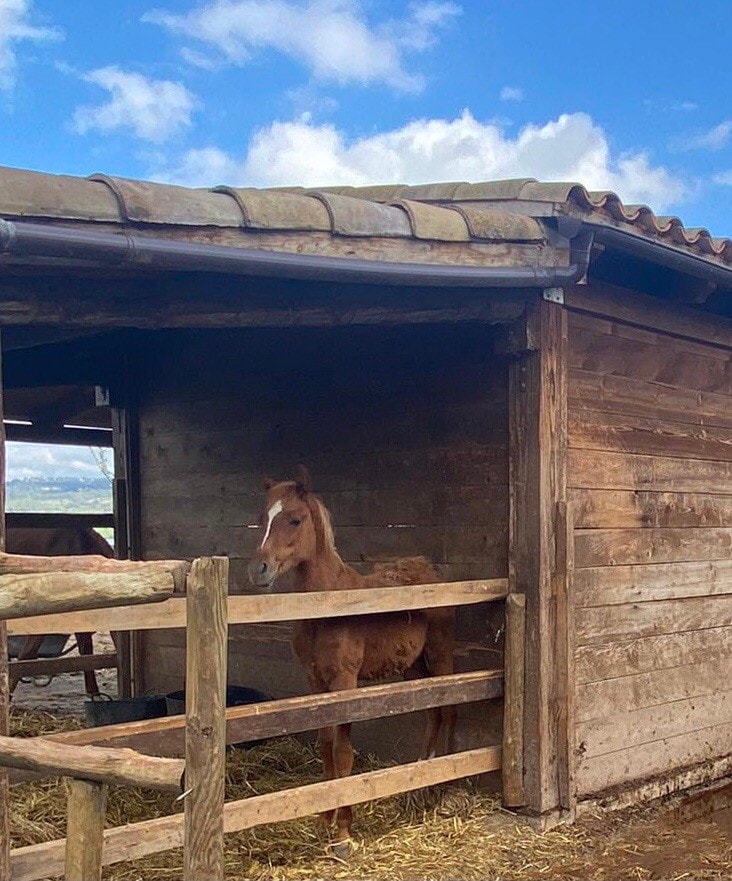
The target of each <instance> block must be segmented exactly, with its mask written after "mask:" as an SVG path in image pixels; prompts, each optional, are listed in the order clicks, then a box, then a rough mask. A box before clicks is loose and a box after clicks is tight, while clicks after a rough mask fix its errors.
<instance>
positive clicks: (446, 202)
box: [0, 168, 732, 265]
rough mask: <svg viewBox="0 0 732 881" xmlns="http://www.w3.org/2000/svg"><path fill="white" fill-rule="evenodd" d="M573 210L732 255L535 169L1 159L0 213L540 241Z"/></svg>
mask: <svg viewBox="0 0 732 881" xmlns="http://www.w3.org/2000/svg"><path fill="white" fill-rule="evenodd" d="M561 214H567V215H571V216H574V217H579V218H581V219H583V220H587V221H589V222H591V223H597V224H601V225H607V226H615V227H617V226H619V227H621V228H623V229H625V230H626V231H629V232H632V233H636V234H637V235H640V236H644V237H647V238H651V239H655V240H658V241H660V242H662V243H664V244H667V245H672V246H675V247H680V248H683V249H687V250H690V251H692V252H694V253H695V254H697V255H699V256H702V257H704V258H706V259H710V260H713V261H715V262H722V263H725V264H728V265H732V240H730V239H728V238H718V237H713V236H711V235H710V233H709V231H708V230H706V229H704V228H699V229H697V228H685V227H684V225H683V224H682V222H681V221H680V220H679V218H678V217H666V216H662V215H656V214H654V213H653V211H651V209H650V208H648V207H647V206H645V205H632V204H624V203H623V202H622V201H621V199H620V198H619V197H618V196H617V195H616V194H615V193H613V192H611V191H609V190H600V191H589V190H587V189H586V188H585V187H584V186H582V184H579V183H572V182H558V183H551V182H550V183H542V182H539V181H536V180H534V179H533V178H518V179H515V180H502V181H487V182H485V183H466V182H460V181H454V182H447V183H433V184H420V185H417V186H410V185H406V184H385V185H379V186H365V187H348V186H339V187H322V188H318V189H315V190H313V189H309V190H308V189H304V188H303V187H273V188H269V189H253V188H246V187H228V186H220V187H213V188H212V189H210V190H209V189H189V188H187V187H179V186H173V185H170V184H159V183H151V182H148V181H136V180H127V179H124V178H116V177H109V176H106V175H103V174H97V175H92V177H91V178H87V179H84V178H77V177H69V176H65V175H52V174H41V173H38V172H32V171H21V170H18V169H12V168H0V216H6V217H30V218H38V219H46V218H47V219H62V220H70V221H84V222H100V223H135V224H167V225H180V226H199V227H204V226H213V227H232V228H239V229H241V228H250V229H256V230H267V229H270V230H292V231H302V232H309V231H310V232H329V233H331V234H335V235H341V236H375V237H395V236H396V237H414V238H417V239H432V240H436V241H444V242H451V241H466V240H470V239H475V240H478V241H509V242H510V241H513V242H540V241H542V240H543V239H544V227H543V226H542V224H541V222H540V219H541V218H549V217H555V216H557V215H561Z"/></svg>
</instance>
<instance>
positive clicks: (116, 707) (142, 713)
mask: <svg viewBox="0 0 732 881" xmlns="http://www.w3.org/2000/svg"><path fill="white" fill-rule="evenodd" d="M166 715H167V706H166V704H165V698H164V697H163V696H162V695H159V694H144V695H141V696H140V697H129V698H121V699H120V700H112V699H111V698H109V699H108V700H104V699H102V700H92V701H86V703H85V704H84V716H85V717H86V724H87V725H88V726H89V728H97V727H98V726H99V725H118V724H119V723H120V722H139V721H140V720H141V719H159V718H160V717H161V716H166Z"/></svg>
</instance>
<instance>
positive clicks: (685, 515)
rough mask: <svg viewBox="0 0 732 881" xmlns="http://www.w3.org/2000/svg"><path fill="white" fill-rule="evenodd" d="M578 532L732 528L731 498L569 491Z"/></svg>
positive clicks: (591, 490)
mask: <svg viewBox="0 0 732 881" xmlns="http://www.w3.org/2000/svg"><path fill="white" fill-rule="evenodd" d="M569 496H570V499H571V500H572V502H573V504H574V506H575V511H576V520H575V525H576V527H577V528H578V529H621V528H630V527H638V528H643V529H645V528H648V527H656V528H658V527H677V528H678V527H709V526H724V527H728V526H732V495H729V496H722V495H713V494H707V493H668V492H648V491H645V490H599V489H577V488H575V489H572V490H570V493H569Z"/></svg>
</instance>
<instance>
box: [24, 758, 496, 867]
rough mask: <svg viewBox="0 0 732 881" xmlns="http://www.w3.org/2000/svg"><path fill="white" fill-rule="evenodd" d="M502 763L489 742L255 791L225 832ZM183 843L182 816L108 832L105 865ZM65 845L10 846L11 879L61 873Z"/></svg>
mask: <svg viewBox="0 0 732 881" xmlns="http://www.w3.org/2000/svg"><path fill="white" fill-rule="evenodd" d="M500 767H501V748H500V747H499V746H489V747H482V748H480V749H473V750H468V751H466V752H461V753H453V754H452V755H448V756H440V757H439V758H435V759H426V760H423V761H419V762H410V763H409V764H406V765H397V766H396V767H393V768H383V769H380V770H378V771H368V772H366V773H365V774H354V775H353V776H352V777H342V778H340V779H338V780H325V781H323V782H322V783H310V784H308V785H306V786H299V787H297V788H296V789H285V790H281V791H279V792H270V793H267V794H266V795H256V796H252V797H251V798H245V799H241V800H239V801H232V802H227V803H226V805H225V806H224V829H225V831H226V832H227V833H230V832H241V831H242V830H244V829H252V828H254V827H255V826H261V825H264V824H266V823H274V822H282V821H284V820H294V819H296V818H298V817H307V816H310V815H311V814H316V813H319V812H321V811H328V810H333V809H335V808H339V807H343V806H344V805H355V804H361V803H363V802H367V801H372V800H373V799H376V798H386V797H388V796H392V795H398V794H399V793H402V792H409V791H411V790H414V789H422V788H424V787H427V786H436V785H437V784H439V783H447V782H448V781H450V780H458V779H460V778H463V777H470V776H473V775H476V774H485V773H488V772H489V771H496V770H498V769H499V768H500ZM182 846H183V814H173V815H172V816H169V817H160V818H159V819H156V820H145V821H143V822H140V823H130V824H129V825H127V826H117V827H115V828H114V829H106V830H105V832H104V849H103V853H102V863H103V864H104V865H105V866H109V865H112V864H113V863H119V862H124V861H127V860H136V859H140V858H141V857H145V856H149V855H150V854H154V853H159V852H161V851H164V850H172V849H173V848H177V847H182ZM65 847H66V839H58V840H57V841H48V842H43V843H42V844H33V845H30V846H28V847H21V848H17V849H15V850H12V851H11V853H10V867H11V878H12V879H13V881H41V879H43V878H48V877H53V876H55V875H60V874H61V873H62V872H63V870H64V852H65Z"/></svg>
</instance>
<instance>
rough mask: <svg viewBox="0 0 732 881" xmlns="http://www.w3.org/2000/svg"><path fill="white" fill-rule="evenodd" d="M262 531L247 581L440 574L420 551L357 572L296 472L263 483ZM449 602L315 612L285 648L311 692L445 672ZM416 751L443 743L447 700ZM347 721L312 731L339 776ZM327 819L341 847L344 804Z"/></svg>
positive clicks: (344, 772) (347, 815) (401, 580)
mask: <svg viewBox="0 0 732 881" xmlns="http://www.w3.org/2000/svg"><path fill="white" fill-rule="evenodd" d="M265 488H266V502H265V508H264V512H263V514H262V518H261V524H260V525H261V527H262V529H263V530H264V534H263V538H262V541H261V544H260V546H259V548H258V549H257V551H256V553H255V554H254V556H253V557H252V560H251V562H250V565H249V576H250V579H251V581H252V583H253V584H255V585H257V586H258V587H260V588H264V589H270V588H271V587H272V585H273V584H274V582H275V580H276V579H277V577H278V576H280V575H283V574H284V573H285V572H288V571H290V570H294V577H295V589H296V590H299V591H323V590H353V589H358V588H372V587H373V588H379V587H388V586H392V587H393V586H397V585H403V584H433V583H436V582H438V581H439V580H440V579H439V577H438V574H437V572H436V571H435V569H434V567H433V566H432V565H431V564H430V563H429V562H428V561H427V560H426V559H424V558H422V557H417V558H409V559H404V560H397V561H395V562H393V563H386V564H380V565H378V566H376V567H375V569H374V572H373V573H371V574H369V575H361V574H360V573H358V572H356V570H355V569H353V568H352V567H350V566H348V565H347V564H346V563H344V562H343V560H342V559H341V557H340V556H339V554H338V552H337V550H336V547H335V541H334V536H333V528H332V526H331V520H330V515H329V513H328V511H327V509H326V507H325V505H324V504H323V503H322V501H321V500H320V499H319V498H317V496H315V495H314V494H313V492H312V490H311V487H310V480H309V478H308V476H307V474H306V473H305V472H304V471H303V473H302V476H301V478H300V479H299V480H291V481H284V482H281V483H276V482H274V481H269V480H268V481H265ZM454 631H455V621H454V610H453V609H430V610H425V611H412V612H394V613H383V614H376V615H355V616H350V617H346V618H323V619H315V620H311V621H301V622H298V623H297V624H296V625H295V630H294V634H293V647H294V650H295V654H296V655H297V657H298V659H299V661H300V663H301V664H302V665H303V667H304V668H305V671H306V673H307V676H308V681H309V683H310V689H311V691H312V692H314V693H317V692H326V691H339V690H342V689H351V688H356V687H357V686H358V682H359V680H362V681H374V680H378V679H385V678H389V677H393V676H399V675H402V676H404V677H405V678H406V679H416V678H421V677H424V676H437V675H443V674H447V673H452V672H453V647H454ZM428 712H429V717H428V723H427V729H426V732H425V740H424V746H423V749H422V757H423V758H428V757H431V756H434V755H435V754H436V753H437V750H438V744H439V742H440V741H442V745H443V747H444V749H445V751H449V749H450V746H451V740H452V733H453V728H454V725H455V712H456V711H455V708H454V707H436V708H434V709H432V710H429V711H428ZM350 734H351V726H350V724H344V725H337V726H335V727H331V728H323V729H321V730H320V732H319V739H320V743H321V748H322V754H323V769H324V772H325V775H326V777H329V778H332V777H346V776H348V775H349V774H350V773H351V770H352V768H353V756H354V753H353V747H352V745H351V736H350ZM324 818H325V819H326V820H327V821H328V822H333V821H335V825H336V832H335V838H334V850H335V852H336V853H337V854H338V855H341V856H345V855H347V853H348V852H349V851H350V834H351V821H352V810H351V808H350V807H343V808H339V809H338V810H337V811H329V812H327V813H326V814H324Z"/></svg>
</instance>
